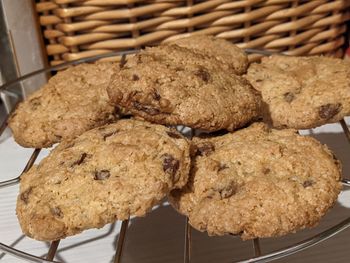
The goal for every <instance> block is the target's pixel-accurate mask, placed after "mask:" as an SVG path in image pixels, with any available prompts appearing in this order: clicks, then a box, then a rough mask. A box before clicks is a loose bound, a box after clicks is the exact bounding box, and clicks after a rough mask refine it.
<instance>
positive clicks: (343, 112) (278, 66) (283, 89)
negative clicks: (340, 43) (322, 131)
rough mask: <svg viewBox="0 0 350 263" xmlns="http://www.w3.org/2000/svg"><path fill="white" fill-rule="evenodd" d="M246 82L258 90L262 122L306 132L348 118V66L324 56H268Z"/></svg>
mask: <svg viewBox="0 0 350 263" xmlns="http://www.w3.org/2000/svg"><path fill="white" fill-rule="evenodd" d="M247 79H248V80H249V81H250V82H251V84H252V85H253V86H254V88H256V89H257V90H259V91H261V95H262V98H263V101H264V107H263V111H264V114H263V115H264V119H265V120H266V121H267V122H269V123H271V124H272V125H273V126H274V127H277V128H295V129H308V128H314V127H317V126H320V125H323V124H326V123H333V122H337V121H339V120H341V119H342V118H343V117H345V116H348V115H350V63H349V62H347V61H344V60H341V59H336V58H328V57H289V56H271V57H266V58H263V59H262V62H261V64H252V65H251V66H250V67H249V69H248V73H247Z"/></svg>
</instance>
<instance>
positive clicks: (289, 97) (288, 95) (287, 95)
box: [283, 92, 295, 103]
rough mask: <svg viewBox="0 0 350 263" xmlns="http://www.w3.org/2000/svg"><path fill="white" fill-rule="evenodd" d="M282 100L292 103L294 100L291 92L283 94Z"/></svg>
mask: <svg viewBox="0 0 350 263" xmlns="http://www.w3.org/2000/svg"><path fill="white" fill-rule="evenodd" d="M283 98H284V100H285V101H286V102H289V103H290V102H292V101H293V100H294V99H295V96H294V94H293V93H292V92H287V93H284V94H283Z"/></svg>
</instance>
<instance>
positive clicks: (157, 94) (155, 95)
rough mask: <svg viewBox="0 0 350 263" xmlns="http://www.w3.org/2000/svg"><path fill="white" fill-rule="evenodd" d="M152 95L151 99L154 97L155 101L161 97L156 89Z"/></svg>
mask: <svg viewBox="0 0 350 263" xmlns="http://www.w3.org/2000/svg"><path fill="white" fill-rule="evenodd" d="M152 97H153V99H155V100H157V101H158V100H160V99H161V96H160V95H159V93H158V92H157V91H155V92H153V94H152Z"/></svg>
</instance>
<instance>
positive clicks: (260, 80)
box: [255, 79, 263, 82]
mask: <svg viewBox="0 0 350 263" xmlns="http://www.w3.org/2000/svg"><path fill="white" fill-rule="evenodd" d="M255 81H256V82H262V81H263V80H262V79H257V80H255Z"/></svg>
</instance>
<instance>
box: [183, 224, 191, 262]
mask: <svg viewBox="0 0 350 263" xmlns="http://www.w3.org/2000/svg"><path fill="white" fill-rule="evenodd" d="M191 242H192V232H191V226H190V224H189V223H188V218H187V217H186V221H185V253H184V263H190V260H191Z"/></svg>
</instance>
